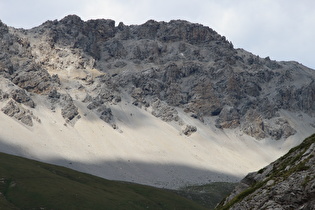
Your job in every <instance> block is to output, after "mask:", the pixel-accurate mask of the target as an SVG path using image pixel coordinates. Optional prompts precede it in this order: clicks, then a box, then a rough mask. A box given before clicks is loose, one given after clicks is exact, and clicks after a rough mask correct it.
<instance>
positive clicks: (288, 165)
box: [218, 134, 315, 209]
mask: <svg viewBox="0 0 315 210" xmlns="http://www.w3.org/2000/svg"><path fill="white" fill-rule="evenodd" d="M314 174H315V134H314V135H312V136H310V137H309V138H307V139H305V140H304V141H303V142H302V144H300V145H299V146H297V147H295V148H292V149H291V150H290V151H289V153H287V154H286V155H284V156H283V157H281V158H280V159H278V160H276V161H275V162H273V163H271V164H270V165H268V166H266V167H265V168H263V169H261V170H259V171H258V172H254V173H250V174H248V175H247V176H246V177H245V178H244V179H243V180H242V181H241V182H240V184H239V185H238V186H237V187H236V189H235V190H234V191H233V192H232V194H231V195H230V196H229V197H228V198H226V199H225V201H223V202H221V204H220V205H219V206H218V209H314V206H315V175H314Z"/></svg>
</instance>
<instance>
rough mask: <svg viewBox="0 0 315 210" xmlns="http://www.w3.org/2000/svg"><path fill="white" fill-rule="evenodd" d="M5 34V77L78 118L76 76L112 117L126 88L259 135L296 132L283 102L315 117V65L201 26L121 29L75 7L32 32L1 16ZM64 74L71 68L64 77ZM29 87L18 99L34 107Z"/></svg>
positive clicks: (173, 116) (165, 111) (143, 100)
mask: <svg viewBox="0 0 315 210" xmlns="http://www.w3.org/2000/svg"><path fill="white" fill-rule="evenodd" d="M0 38H1V41H2V42H1V44H0V59H1V61H0V76H1V77H3V78H6V79H8V80H9V81H11V82H12V83H13V84H15V85H17V86H19V87H20V88H21V89H24V90H25V91H26V92H25V93H26V95H29V94H27V92H29V93H33V94H38V95H45V96H48V98H49V101H50V103H51V107H52V110H54V107H55V106H57V105H60V106H62V115H63V117H64V118H65V119H66V120H71V119H73V118H75V117H76V116H79V114H78V109H77V107H76V106H75V105H74V103H73V102H71V100H72V101H73V100H75V99H74V97H75V95H74V94H72V95H71V92H74V91H72V90H65V87H67V86H68V84H70V83H71V85H73V84H76V85H77V86H75V87H77V88H78V90H82V91H86V93H87V95H89V97H87V98H86V99H84V100H83V102H84V103H85V104H86V106H87V108H89V109H90V110H91V111H93V112H95V113H96V114H98V115H99V116H100V118H102V119H103V120H104V121H105V122H110V124H111V123H113V122H114V121H115V116H112V115H113V114H112V112H111V111H109V109H110V105H111V104H115V103H116V104H117V103H120V102H121V100H122V97H123V95H125V96H126V95H127V97H131V98H132V103H133V104H134V105H136V106H138V107H139V108H143V107H145V108H149V109H147V110H152V111H151V113H152V114H153V115H154V116H156V117H159V118H161V119H162V120H164V121H176V122H178V123H180V122H181V120H180V119H179V117H178V113H177V110H176V109H182V110H184V111H185V112H186V113H188V114H189V115H191V116H194V117H195V118H197V119H199V120H200V121H202V122H203V121H204V119H205V118H207V117H215V118H216V126H217V128H220V129H240V130H241V131H242V132H243V133H245V134H247V135H250V136H253V137H255V138H257V139H262V138H273V139H285V138H287V137H288V136H290V135H293V134H294V133H295V132H296V131H295V130H294V128H293V127H292V125H291V124H290V121H285V120H286V119H284V118H283V117H282V116H280V114H279V111H281V110H287V111H291V112H301V113H305V114H307V115H310V116H315V115H314V113H315V105H314V103H313V102H314V101H315V82H314V80H315V71H313V70H311V69H308V68H307V67H304V66H302V65H300V64H298V63H296V62H276V61H272V60H270V58H268V57H267V58H260V57H258V56H254V55H252V54H251V53H249V52H246V51H244V50H242V49H234V48H233V45H232V43H230V42H229V41H227V40H226V38H225V37H223V36H220V35H219V34H217V33H216V32H215V31H213V30H212V29H210V28H209V27H205V26H202V25H200V24H192V23H189V22H186V21H181V20H177V21H170V22H168V23H167V22H156V21H153V20H150V21H148V22H146V23H145V24H142V25H132V26H126V25H124V24H123V23H120V24H119V25H118V26H117V27H116V26H115V22H114V21H113V20H90V21H86V22H85V21H83V20H81V18H79V17H77V16H74V15H70V16H67V17H65V18H64V19H62V20H60V21H47V22H45V23H44V24H42V25H41V26H38V27H35V28H33V29H30V30H22V29H14V28H10V29H9V28H8V27H7V26H6V25H4V24H2V23H1V24H0ZM95 71H97V72H99V73H98V75H95V73H94V72H95ZM56 72H60V75H65V74H66V73H65V72H68V73H67V74H68V75H67V77H66V78H63V79H60V78H59V76H58V73H57V74H56ZM70 72H71V73H70ZM72 77H73V78H72ZM70 78H71V79H70ZM70 80H71V81H70ZM71 85H69V86H71ZM59 92H60V93H59ZM61 92H67V93H68V92H69V93H68V94H69V97H67V96H64V94H61ZM21 94H22V93H21ZM21 94H19V95H20V96H18V95H15V96H14V97H15V98H16V99H17V100H16V101H18V102H19V101H20V102H19V103H29V104H28V106H31V107H32V106H35V105H32V104H31V103H32V102H31V100H29V101H28V102H27V101H25V100H27V99H26V98H25V97H26V96H23V97H22V95H21ZM19 97H20V98H19ZM23 98H24V99H23ZM69 98H71V100H70V99H69ZM81 101H82V100H81ZM281 117H282V118H283V120H284V121H283V122H282V121H281V120H280V121H279V119H280V118H281Z"/></svg>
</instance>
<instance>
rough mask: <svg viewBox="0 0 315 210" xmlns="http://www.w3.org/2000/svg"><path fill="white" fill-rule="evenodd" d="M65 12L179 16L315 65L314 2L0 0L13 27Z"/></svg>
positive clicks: (138, 18)
mask: <svg viewBox="0 0 315 210" xmlns="http://www.w3.org/2000/svg"><path fill="white" fill-rule="evenodd" d="M68 14H76V15H78V16H80V17H81V18H82V19H83V20H88V19H96V18H105V19H113V20H115V21H116V24H118V23H119V22H124V23H125V24H126V25H130V24H142V23H144V22H146V21H147V20H149V19H154V20H157V21H169V20H172V19H184V20H188V21H190V22H193V23H201V24H203V25H206V26H209V27H210V28H212V29H214V30H215V31H217V32H218V33H219V34H221V35H223V36H225V37H226V38H227V39H228V40H229V41H231V42H232V43H233V44H234V46H235V47H237V48H243V49H245V50H247V51H250V52H252V53H254V54H256V55H259V56H261V57H266V56H270V58H271V59H273V60H286V61H287V60H295V61H298V62H300V63H302V64H304V65H306V66H308V67H311V68H313V69H315V0H298V1H296V0H189V1H188V0H53V1H52V0H51V1H49V0H0V20H2V22H4V23H5V24H7V25H9V26H13V27H18V28H31V27H34V26H38V25H40V24H41V23H43V22H45V21H46V20H55V19H58V20H60V19H61V18H63V17H64V16H66V15H68Z"/></svg>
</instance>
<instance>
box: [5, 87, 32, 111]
mask: <svg viewBox="0 0 315 210" xmlns="http://www.w3.org/2000/svg"><path fill="white" fill-rule="evenodd" d="M11 97H12V98H13V99H14V100H15V101H16V102H18V103H22V104H24V105H26V106H29V107H31V108H35V103H34V101H33V100H32V99H31V97H29V96H28V95H27V93H26V91H25V90H23V89H15V90H13V91H12V92H11Z"/></svg>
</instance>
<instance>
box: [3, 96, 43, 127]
mask: <svg viewBox="0 0 315 210" xmlns="http://www.w3.org/2000/svg"><path fill="white" fill-rule="evenodd" d="M1 111H2V112H3V113H4V114H6V115H8V116H10V117H13V118H15V119H17V120H19V121H21V122H22V123H23V124H25V125H28V126H33V118H34V119H36V120H37V121H39V119H38V118H36V117H35V116H34V115H33V113H32V112H31V111H30V110H28V109H24V108H23V107H21V106H20V105H19V104H17V103H16V102H14V101H12V100H10V101H9V102H8V103H7V104H6V105H5V106H4V107H3V108H2V109H1Z"/></svg>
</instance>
